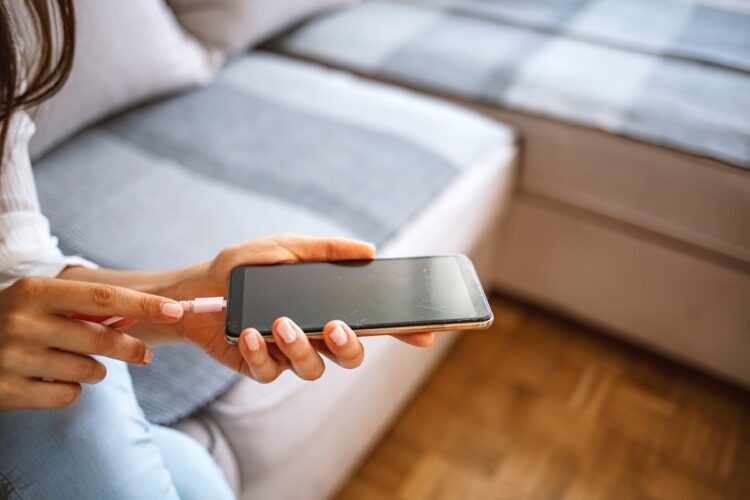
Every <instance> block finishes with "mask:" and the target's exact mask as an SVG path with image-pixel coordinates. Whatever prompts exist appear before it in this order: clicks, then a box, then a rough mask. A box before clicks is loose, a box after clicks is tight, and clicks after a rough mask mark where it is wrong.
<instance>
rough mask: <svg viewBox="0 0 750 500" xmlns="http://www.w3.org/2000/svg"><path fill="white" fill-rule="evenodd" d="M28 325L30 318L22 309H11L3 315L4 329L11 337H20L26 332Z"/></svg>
mask: <svg viewBox="0 0 750 500" xmlns="http://www.w3.org/2000/svg"><path fill="white" fill-rule="evenodd" d="M28 326H29V322H28V318H27V317H26V315H25V314H24V313H22V312H21V311H17V310H16V311H11V312H9V313H7V314H5V315H4V316H3V320H2V330H3V333H4V334H5V335H7V336H9V337H18V336H19V335H21V334H24V333H26V331H27V329H28Z"/></svg>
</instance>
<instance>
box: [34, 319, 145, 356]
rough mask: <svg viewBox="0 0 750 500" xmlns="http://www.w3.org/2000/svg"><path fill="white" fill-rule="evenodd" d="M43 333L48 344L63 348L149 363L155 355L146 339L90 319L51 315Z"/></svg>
mask: <svg viewBox="0 0 750 500" xmlns="http://www.w3.org/2000/svg"><path fill="white" fill-rule="evenodd" d="M39 335H40V341H42V342H43V343H44V344H46V345H48V346H50V347H54V348H57V349H60V350H62V351H68V352H73V353H78V354H99V355H101V356H107V357H108V358H112V359H119V360H121V361H125V362H127V363H133V364H138V365H146V364H148V363H149V362H150V361H151V359H152V358H153V353H152V352H151V351H150V350H149V349H148V347H146V344H145V343H144V342H143V341H142V340H140V339H137V338H135V337H131V336H130V335H128V334H126V333H123V332H121V331H119V330H116V329H114V328H112V327H109V326H104V325H99V324H96V323H89V322H87V321H79V320H76V319H68V318H62V317H49V318H47V320H46V324H45V328H44V329H43V330H42V333H40V334H39Z"/></svg>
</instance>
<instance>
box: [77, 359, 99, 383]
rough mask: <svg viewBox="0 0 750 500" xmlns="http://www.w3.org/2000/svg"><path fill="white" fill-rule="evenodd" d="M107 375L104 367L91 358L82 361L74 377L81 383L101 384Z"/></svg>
mask: <svg viewBox="0 0 750 500" xmlns="http://www.w3.org/2000/svg"><path fill="white" fill-rule="evenodd" d="M105 374H106V371H105V369H104V365H102V364H101V363H99V362H98V361H95V360H93V359H90V358H89V359H85V360H82V361H81V362H80V363H78V365H77V366H76V367H75V369H74V377H75V379H76V380H77V381H79V382H100V381H101V380H102V379H103V378H104V375H105Z"/></svg>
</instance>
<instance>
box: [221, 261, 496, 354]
mask: <svg viewBox="0 0 750 500" xmlns="http://www.w3.org/2000/svg"><path fill="white" fill-rule="evenodd" d="M280 316H287V317H289V318H291V319H292V320H294V322H295V323H297V325H299V327H300V328H301V329H302V331H303V332H305V334H307V335H308V336H309V337H312V338H320V337H321V336H322V332H323V327H324V326H325V325H326V323H328V322H329V321H331V320H334V319H338V320H341V321H344V322H346V323H347V324H348V325H349V326H350V327H351V328H352V330H354V331H355V332H356V333H357V335H397V334H406V333H410V332H416V331H433V332H436V331H445V330H468V329H481V328H487V327H489V326H490V325H491V324H492V320H493V316H492V310H491V309H490V306H489V303H488V302H487V297H486V296H485V294H484V291H483V290H482V286H481V284H480V283H479V278H478V277H477V274H476V271H475V270H474V266H473V264H472V263H471V260H469V258H468V257H466V256H465V255H439V256H430V257H405V258H388V259H374V260H350V261H338V262H305V263H299V264H277V265H259V266H239V267H236V268H234V269H233V270H232V273H231V275H230V278H229V290H228V295H227V315H226V327H225V338H226V340H227V342H229V343H232V344H236V343H237V341H238V340H239V337H240V333H241V332H242V331H243V330H244V329H245V328H249V327H253V328H255V329H257V330H258V331H259V332H260V333H261V335H263V336H264V337H266V339H271V340H272V339H273V337H272V335H271V325H272V324H273V322H274V321H275V320H276V318H278V317H280Z"/></svg>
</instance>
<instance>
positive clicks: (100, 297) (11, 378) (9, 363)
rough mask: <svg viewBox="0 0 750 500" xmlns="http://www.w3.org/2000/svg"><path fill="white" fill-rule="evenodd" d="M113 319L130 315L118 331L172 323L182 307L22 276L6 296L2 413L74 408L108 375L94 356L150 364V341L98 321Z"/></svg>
mask: <svg viewBox="0 0 750 500" xmlns="http://www.w3.org/2000/svg"><path fill="white" fill-rule="evenodd" d="M110 316H121V317H125V318H128V320H122V321H119V322H117V323H116V324H115V325H113V326H115V327H124V326H126V325H128V324H132V323H133V322H134V321H135V320H145V321H150V322H157V323H172V322H175V321H177V320H179V319H180V318H181V317H182V307H180V306H179V304H177V303H175V302H174V301H173V300H171V299H166V298H163V297H158V296H156V295H150V294H146V293H141V292H136V291H133V290H130V289H127V288H120V287H115V286H110V285H102V284H95V283H84V282H78V281H68V280H61V279H55V278H36V277H34V278H23V279H20V280H18V281H17V282H16V283H15V284H13V285H12V286H10V287H8V288H6V289H5V290H2V291H0V410H12V409H22V408H60V407H63V406H67V405H69V404H71V403H73V402H74V401H75V400H76V399H77V398H78V396H79V395H80V393H81V385H80V384H82V383H83V384H95V383H97V382H100V381H101V380H102V379H104V377H105V375H106V369H105V367H104V365H103V364H102V363H100V362H99V361H97V360H96V359H94V358H93V357H91V355H93V354H98V355H101V356H107V357H110V358H114V359H119V360H122V361H126V362H128V363H133V364H137V365H145V364H147V363H148V362H149V361H150V360H151V357H152V356H153V355H152V354H151V351H149V350H148V348H147V347H146V345H145V344H144V343H143V341H141V340H139V339H136V338H134V337H131V336H130V335H127V334H125V333H123V332H121V331H119V330H117V329H116V328H113V327H111V326H103V325H100V324H98V323H99V322H100V321H103V320H104V319H105V318H108V317H110Z"/></svg>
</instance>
